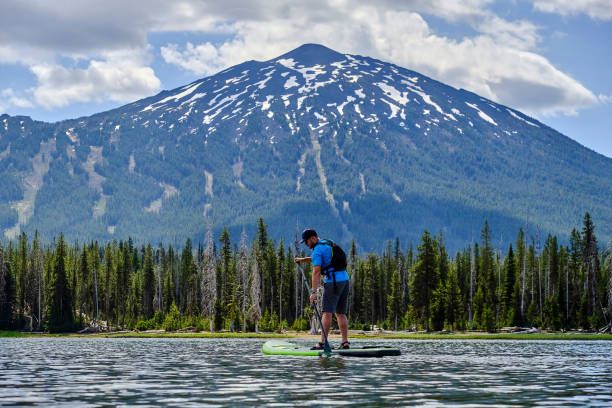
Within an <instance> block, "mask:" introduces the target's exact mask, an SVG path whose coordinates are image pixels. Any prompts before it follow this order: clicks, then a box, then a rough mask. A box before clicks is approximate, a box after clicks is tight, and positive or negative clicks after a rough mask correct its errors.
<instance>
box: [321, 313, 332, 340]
mask: <svg viewBox="0 0 612 408" xmlns="http://www.w3.org/2000/svg"><path fill="white" fill-rule="evenodd" d="M321 320H322V321H323V330H325V334H326V335H329V328H330V327H331V321H332V314H331V313H329V312H323V317H321ZM323 333H324V332H323V331H321V343H325V337H324V336H323Z"/></svg>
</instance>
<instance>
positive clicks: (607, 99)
mask: <svg viewBox="0 0 612 408" xmlns="http://www.w3.org/2000/svg"><path fill="white" fill-rule="evenodd" d="M598 98H599V102H601V103H612V95H601V94H600V95H599V96H598Z"/></svg>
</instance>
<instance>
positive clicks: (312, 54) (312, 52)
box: [273, 44, 346, 65]
mask: <svg viewBox="0 0 612 408" xmlns="http://www.w3.org/2000/svg"><path fill="white" fill-rule="evenodd" d="M290 58H292V59H294V60H296V61H299V62H300V63H302V64H305V65H315V64H329V63H331V62H336V61H342V60H344V59H346V58H345V56H344V55H343V54H341V53H339V52H337V51H334V50H332V49H331V48H327V47H326V46H324V45H321V44H302V45H300V46H299V47H297V48H296V49H294V50H292V51H289V52H288V53H286V54H283V55H281V56H280V57H277V58H274V59H273V61H277V60H280V59H290Z"/></svg>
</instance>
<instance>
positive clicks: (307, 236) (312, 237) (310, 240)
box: [302, 228, 319, 249]
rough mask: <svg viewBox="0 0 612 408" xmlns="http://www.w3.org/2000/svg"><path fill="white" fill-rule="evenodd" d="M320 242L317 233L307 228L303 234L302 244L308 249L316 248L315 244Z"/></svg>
mask: <svg viewBox="0 0 612 408" xmlns="http://www.w3.org/2000/svg"><path fill="white" fill-rule="evenodd" d="M317 241H319V237H318V235H317V231H315V230H313V229H310V228H307V229H305V230H304V231H303V232H302V243H303V244H305V245H306V246H307V247H308V248H310V249H312V248H314V246H315V244H316V243H317Z"/></svg>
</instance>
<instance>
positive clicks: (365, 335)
mask: <svg viewBox="0 0 612 408" xmlns="http://www.w3.org/2000/svg"><path fill="white" fill-rule="evenodd" d="M2 337H7V338H8V337H14V338H29V337H71V338H194V339H197V338H211V339H227V338H249V339H297V340H316V339H319V335H316V334H310V333H308V332H294V331H287V332H284V333H267V332H266V333H263V332H262V333H242V332H206V331H204V332H165V331H159V330H152V331H140V332H139V331H119V332H108V333H40V332H34V333H29V332H19V331H0V338H2ZM329 339H330V340H333V341H335V340H338V341H339V340H340V339H341V338H340V335H339V334H336V333H332V334H330V336H329ZM349 339H377V340H378V339H380V340H385V339H389V340H612V334H599V333H528V334H516V333H484V332H455V333H422V332H418V333H417V332H388V331H385V332H379V333H376V332H363V331H360V330H351V331H349Z"/></svg>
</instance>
